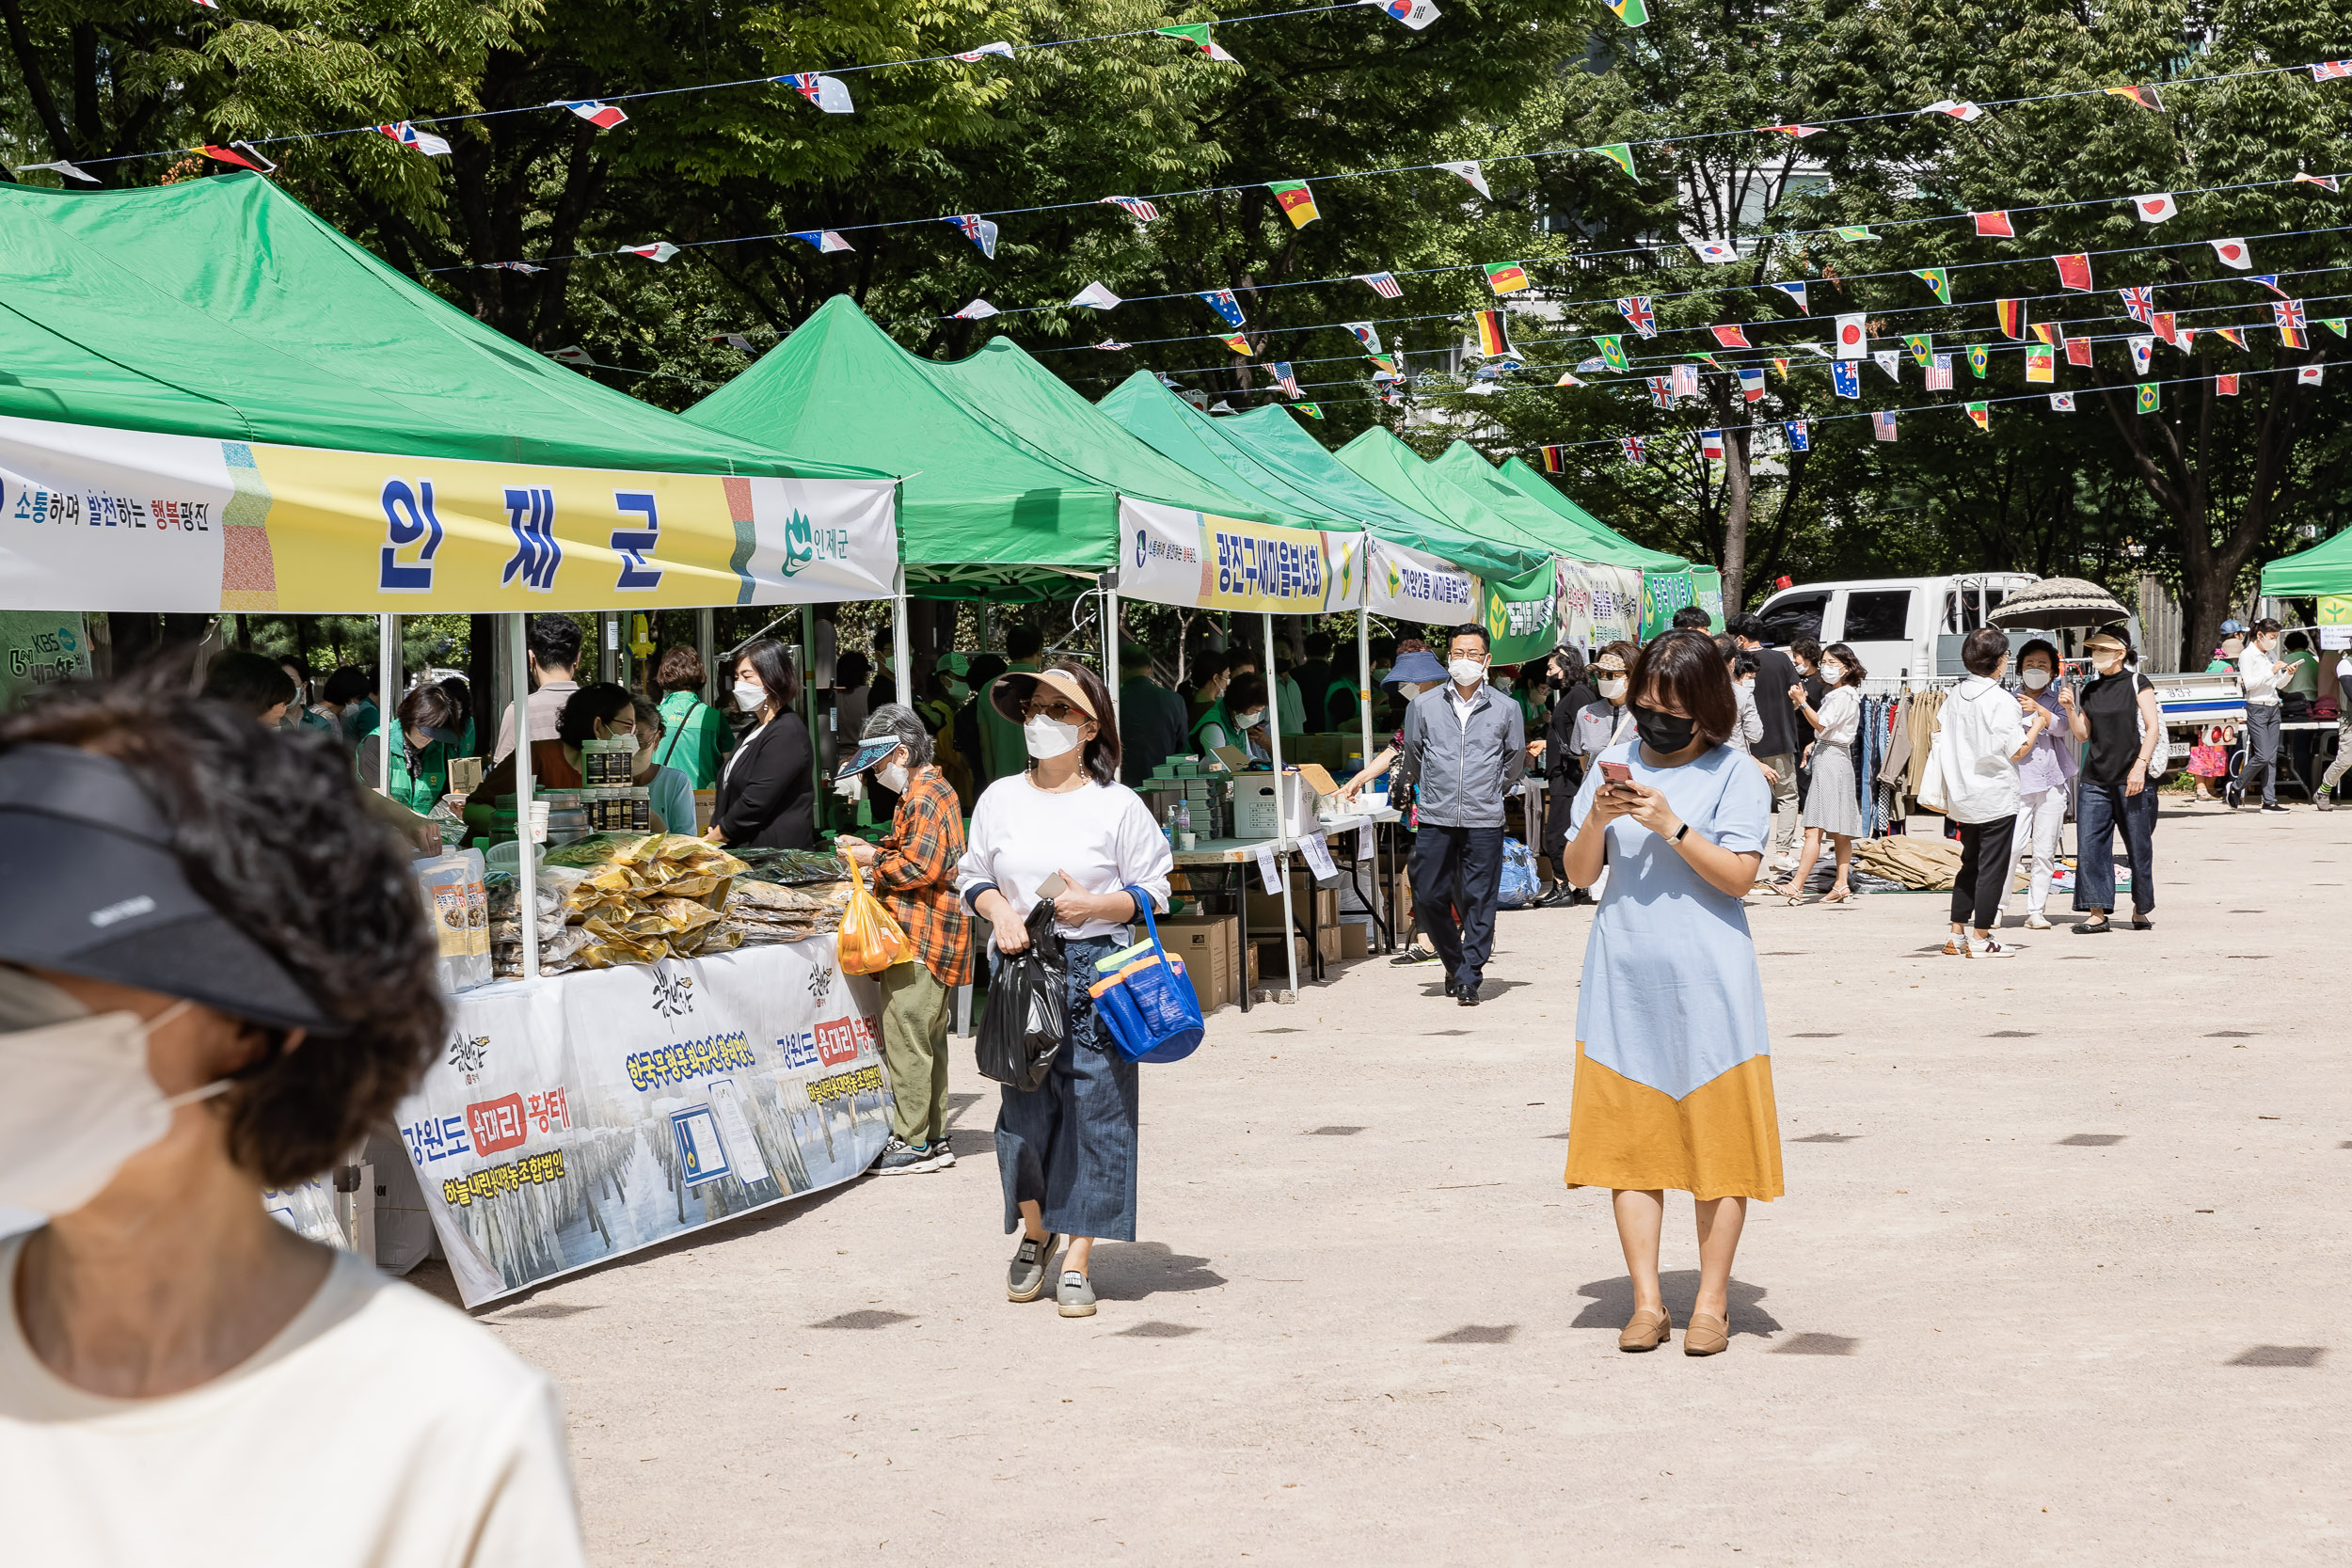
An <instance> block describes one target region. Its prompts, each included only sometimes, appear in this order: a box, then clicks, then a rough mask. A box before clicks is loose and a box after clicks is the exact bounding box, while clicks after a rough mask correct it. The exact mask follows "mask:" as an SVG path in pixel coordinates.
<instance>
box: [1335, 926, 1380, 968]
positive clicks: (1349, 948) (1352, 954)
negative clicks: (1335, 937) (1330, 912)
mask: <svg viewBox="0 0 2352 1568" xmlns="http://www.w3.org/2000/svg"><path fill="white" fill-rule="evenodd" d="M1371 957H1372V927H1371V926H1370V925H1369V924H1368V923H1357V924H1353V925H1347V926H1343V927H1340V959H1341V961H1342V962H1343V963H1352V962H1354V961H1355V960H1356V959H1358V958H1371Z"/></svg>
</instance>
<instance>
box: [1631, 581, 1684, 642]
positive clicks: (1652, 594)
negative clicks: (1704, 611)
mask: <svg viewBox="0 0 2352 1568" xmlns="http://www.w3.org/2000/svg"><path fill="white" fill-rule="evenodd" d="M1692 602H1693V589H1692V582H1691V574H1690V572H1689V571H1687V570H1685V571H1679V572H1644V573H1643V574H1642V641H1645V642H1646V641H1649V640H1650V639H1651V638H1653V637H1656V636H1657V635H1658V634H1659V633H1661V632H1662V631H1664V630H1666V629H1667V628H1668V627H1670V626H1673V625H1674V619H1675V611H1676V610H1680V609H1681V608H1682V607H1683V606H1685V605H1687V604H1690V603H1692Z"/></svg>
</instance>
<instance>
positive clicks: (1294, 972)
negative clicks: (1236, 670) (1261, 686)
mask: <svg viewBox="0 0 2352 1568" xmlns="http://www.w3.org/2000/svg"><path fill="white" fill-rule="evenodd" d="M1263 620H1264V622H1265V667H1266V670H1267V671H1268V673H1271V672H1272V671H1273V669H1274V617H1273V616H1271V615H1267V616H1264V617H1263ZM1266 691H1267V695H1268V698H1269V699H1271V697H1272V694H1273V686H1272V683H1271V682H1269V683H1268V685H1267V688H1266ZM1266 706H1267V708H1268V710H1269V711H1271V710H1272V708H1273V706H1274V705H1273V703H1272V701H1271V700H1269V701H1268V702H1267V704H1266ZM1265 733H1266V740H1267V741H1268V742H1269V746H1270V750H1271V752H1272V754H1273V759H1274V760H1273V767H1274V839H1275V850H1274V862H1275V864H1276V865H1277V866H1278V867H1279V868H1280V871H1281V874H1282V963H1283V965H1284V966H1285V967H1286V968H1287V969H1288V970H1289V972H1290V977H1291V989H1290V992H1289V994H1288V995H1286V996H1283V997H1280V998H1279V999H1278V1000H1280V1001H1285V1002H1295V1001H1297V1000H1298V938H1297V936H1296V935H1295V932H1294V931H1293V929H1292V927H1294V926H1295V925H1296V921H1295V918H1294V917H1293V915H1292V914H1291V873H1290V866H1289V865H1288V863H1285V862H1284V861H1283V859H1282V851H1283V849H1285V848H1286V847H1288V846H1289V842H1290V836H1291V823H1290V813H1289V811H1288V810H1286V809H1285V807H1284V804H1283V795H1284V790H1283V788H1282V724H1281V721H1280V720H1279V719H1277V720H1275V721H1274V722H1272V723H1270V724H1268V725H1266V727H1265ZM1243 744H1244V745H1247V744H1248V742H1247V741H1245V742H1244V743H1243ZM1299 831H1300V832H1305V831H1306V830H1305V828H1304V827H1303V826H1302V827H1301V828H1300V830H1299Z"/></svg>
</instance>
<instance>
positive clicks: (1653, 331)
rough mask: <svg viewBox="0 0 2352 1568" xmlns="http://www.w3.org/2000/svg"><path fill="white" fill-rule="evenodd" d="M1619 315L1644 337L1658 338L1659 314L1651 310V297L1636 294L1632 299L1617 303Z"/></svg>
mask: <svg viewBox="0 0 2352 1568" xmlns="http://www.w3.org/2000/svg"><path fill="white" fill-rule="evenodd" d="M1617 313H1618V314H1619V315H1621V316H1623V317H1624V318H1625V321H1626V325H1628V326H1630V327H1631V328H1633V330H1634V331H1636V332H1639V333H1640V334H1641V335H1642V336H1643V337H1645V338H1655V337H1657V336H1658V312H1657V311H1655V310H1653V309H1650V296H1649V295H1647V294H1635V295H1634V296H1633V297H1632V298H1630V299H1621V300H1619V301H1617Z"/></svg>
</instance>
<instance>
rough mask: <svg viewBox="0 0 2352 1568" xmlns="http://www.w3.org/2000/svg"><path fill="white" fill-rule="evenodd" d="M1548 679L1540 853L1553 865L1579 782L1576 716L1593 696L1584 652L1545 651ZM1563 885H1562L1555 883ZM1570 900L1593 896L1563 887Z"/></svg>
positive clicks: (1564, 839)
mask: <svg viewBox="0 0 2352 1568" xmlns="http://www.w3.org/2000/svg"><path fill="white" fill-rule="evenodd" d="M1551 684H1552V685H1553V687H1554V688H1556V689H1558V691H1559V693H1560V695H1559V697H1558V698H1557V700H1555V701H1554V702H1553V703H1552V705H1551V720H1550V722H1549V724H1547V725H1546V726H1545V728H1544V858H1545V859H1546V860H1548V861H1549V862H1550V863H1551V864H1552V865H1553V866H1554V867H1557V866H1558V865H1559V863H1560V855H1561V852H1562V851H1564V850H1565V849H1566V848H1567V847H1568V807H1569V805H1570V804H1572V803H1573V802H1574V801H1575V800H1576V792H1577V790H1578V789H1580V788H1581V787H1582V785H1583V783H1584V759H1583V758H1582V757H1581V756H1580V755H1578V754H1577V752H1576V747H1575V741H1576V716H1577V715H1578V714H1580V713H1581V712H1583V711H1584V710H1585V708H1587V707H1589V706H1591V705H1592V704H1594V703H1595V702H1597V701H1598V698H1597V695H1596V694H1595V692H1594V690H1593V683H1592V679H1591V677H1590V676H1589V675H1588V674H1587V673H1586V671H1585V665H1584V655H1583V654H1582V653H1581V652H1580V651H1579V650H1578V649H1577V648H1575V647H1574V646H1568V647H1564V648H1561V649H1560V650H1559V651H1558V652H1556V653H1554V654H1553V655H1552V656H1551ZM1560 885H1561V886H1563V887H1566V886H1567V884H1566V883H1565V882H1563V883H1561V884H1560ZM1568 902H1569V904H1571V905H1576V904H1589V903H1591V902H1593V895H1591V894H1589V893H1587V892H1585V891H1584V890H1583V889H1582V888H1580V887H1569V888H1568Z"/></svg>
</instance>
